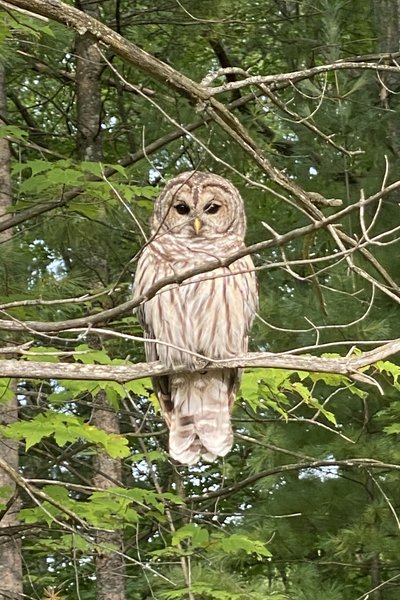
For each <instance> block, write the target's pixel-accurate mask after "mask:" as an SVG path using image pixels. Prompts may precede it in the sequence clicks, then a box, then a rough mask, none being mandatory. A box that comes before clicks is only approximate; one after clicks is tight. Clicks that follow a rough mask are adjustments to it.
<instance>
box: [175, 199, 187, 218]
mask: <svg viewBox="0 0 400 600" xmlns="http://www.w3.org/2000/svg"><path fill="white" fill-rule="evenodd" d="M174 208H175V210H176V212H177V213H178V215H188V214H189V213H190V208H189V207H188V205H187V204H185V203H184V202H181V203H180V204H175V206H174Z"/></svg>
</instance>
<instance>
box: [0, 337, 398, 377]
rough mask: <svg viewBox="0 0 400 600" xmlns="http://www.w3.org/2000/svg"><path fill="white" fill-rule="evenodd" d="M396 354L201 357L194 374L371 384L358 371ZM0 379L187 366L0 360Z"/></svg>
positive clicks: (156, 372) (380, 350)
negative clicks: (274, 373) (315, 376)
mask: <svg viewBox="0 0 400 600" xmlns="http://www.w3.org/2000/svg"><path fill="white" fill-rule="evenodd" d="M398 352H400V339H396V340H392V341H390V342H388V343H387V344H383V345H382V346H378V347H377V348H375V349H374V350H370V351H369V352H364V353H363V354H361V355H360V356H353V357H344V358H337V359H332V358H321V357H319V356H307V355H304V356H297V355H291V354H273V353H272V352H249V353H248V354H244V355H242V356H237V357H234V358H228V359H225V360H214V359H210V358H208V357H204V360H201V359H199V362H198V367H197V370H204V369H205V368H207V369H208V370H215V369H224V368H225V369H226V368H254V367H258V368H272V369H291V370H295V371H309V372H314V373H315V372H317V373H335V374H339V375H345V376H346V377H349V378H350V379H355V380H357V381H361V382H363V383H368V384H371V383H374V380H373V379H372V378H371V377H370V376H368V375H365V374H364V373H362V372H361V371H360V369H364V368H365V367H368V366H370V365H372V364H374V363H375V362H377V361H378V360H383V359H385V358H388V357H390V356H393V355H395V354H397V353H398ZM0 368H1V376H2V377H12V378H14V377H22V378H26V379H49V378H50V379H80V380H90V381H95V380H104V381H118V382H119V383H124V382H127V381H132V380H134V379H142V378H144V377H153V376H161V375H169V374H171V373H174V374H176V373H184V372H187V370H188V368H187V366H174V367H173V368H171V367H166V366H165V365H163V364H162V363H160V362H152V363H139V364H136V365H126V366H122V365H86V364H78V363H75V364H70V363H46V362H33V361H29V362H27V361H19V360H16V359H10V360H2V361H1V363H0Z"/></svg>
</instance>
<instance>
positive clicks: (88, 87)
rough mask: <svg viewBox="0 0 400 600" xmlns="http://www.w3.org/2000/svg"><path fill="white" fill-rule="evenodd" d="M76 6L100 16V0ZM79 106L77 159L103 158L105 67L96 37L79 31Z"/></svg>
mask: <svg viewBox="0 0 400 600" xmlns="http://www.w3.org/2000/svg"><path fill="white" fill-rule="evenodd" d="M77 8H79V9H80V10H82V11H84V12H85V13H86V14H88V15H90V16H91V17H94V18H95V19H98V18H99V9H98V5H97V2H94V1H93V0H80V1H78V2H77ZM75 46H76V54H77V60H76V108H77V115H78V138H77V150H78V158H79V159H80V160H85V161H100V160H101V159H102V147H101V82H100V76H101V72H102V69H103V65H102V64H101V56H100V52H99V48H98V46H97V40H96V39H95V38H94V37H93V36H92V35H91V34H90V33H84V34H83V35H81V34H79V33H77V34H76V44H75Z"/></svg>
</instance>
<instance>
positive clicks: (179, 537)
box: [171, 523, 209, 548]
mask: <svg viewBox="0 0 400 600" xmlns="http://www.w3.org/2000/svg"><path fill="white" fill-rule="evenodd" d="M184 540H190V544H191V547H192V548H199V547H202V546H206V545H207V544H208V541H209V533H208V531H207V529H204V528H202V527H199V526H198V525H196V524H195V523H188V524H187V525H184V526H183V527H181V528H180V529H178V530H177V531H176V532H175V533H174V535H173V536H172V542H171V543H172V545H173V546H178V545H179V544H180V543H181V542H182V541H184Z"/></svg>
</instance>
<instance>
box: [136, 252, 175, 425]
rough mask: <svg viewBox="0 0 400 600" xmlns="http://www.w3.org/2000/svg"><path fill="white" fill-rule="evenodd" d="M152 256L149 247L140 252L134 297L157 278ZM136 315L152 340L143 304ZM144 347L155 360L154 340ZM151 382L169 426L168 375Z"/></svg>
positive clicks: (152, 334)
mask: <svg viewBox="0 0 400 600" xmlns="http://www.w3.org/2000/svg"><path fill="white" fill-rule="evenodd" d="M153 264H154V261H153V256H152V253H151V250H150V249H148V248H147V249H145V250H144V252H143V253H142V255H141V257H140V259H139V261H138V266H137V270H136V275H135V281H134V295H135V297H138V296H141V295H142V294H144V293H145V292H146V291H147V290H148V289H149V288H150V287H151V285H152V284H153V283H154V282H155V281H156V279H157V278H159V273H158V271H156V270H155V269H154V268H153ZM136 312H137V317H138V320H139V323H140V325H141V326H142V328H143V332H144V337H145V339H146V338H147V339H149V340H154V339H155V333H154V330H153V327H152V324H151V322H150V319H148V318H147V313H146V310H145V306H144V304H142V305H140V306H139V307H138V308H137V311H136ZM144 349H145V352H146V360H147V362H155V361H158V360H159V358H160V357H159V355H158V352H157V344H156V343H154V342H145V344H144ZM151 382H152V384H153V389H154V392H155V394H156V395H157V397H158V399H159V402H160V405H161V410H162V412H163V414H164V418H165V420H166V421H167V424H168V426H169V424H170V420H169V418H168V414H169V413H170V412H171V411H172V408H173V405H172V402H171V389H170V378H169V377H168V375H165V376H161V377H152V378H151Z"/></svg>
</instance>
